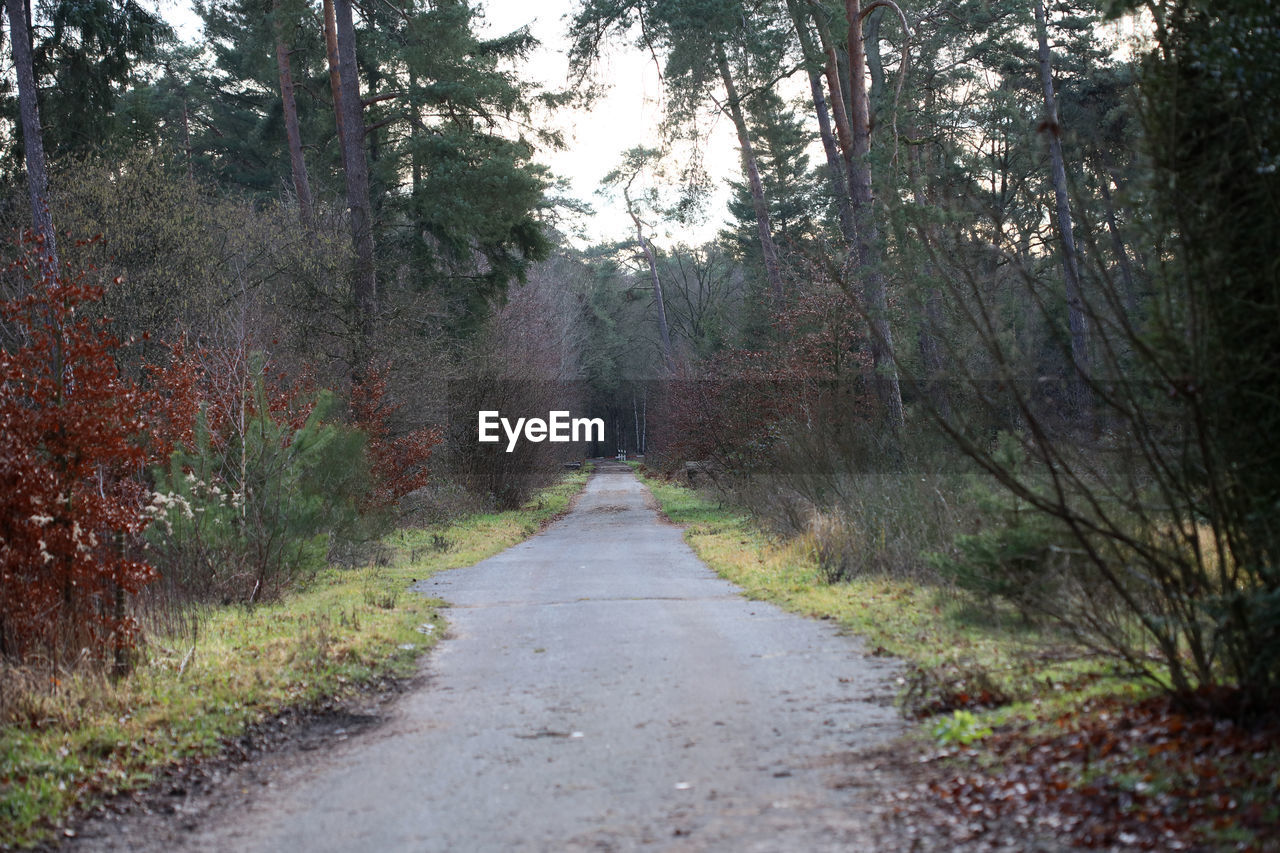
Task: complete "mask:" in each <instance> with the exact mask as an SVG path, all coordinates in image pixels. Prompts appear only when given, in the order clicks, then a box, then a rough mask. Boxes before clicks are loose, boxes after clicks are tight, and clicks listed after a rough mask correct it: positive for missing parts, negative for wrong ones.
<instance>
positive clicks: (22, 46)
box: [5, 0, 58, 279]
mask: <svg viewBox="0 0 1280 853" xmlns="http://www.w3.org/2000/svg"><path fill="white" fill-rule="evenodd" d="M5 11H6V12H8V14H9V41H10V43H11V44H12V46H13V66H14V71H15V72H16V75H17V78H18V112H19V114H20V118H21V122H22V149H23V153H24V154H25V155H26V161H27V195H28V197H29V198H30V200H31V230H32V231H33V232H34V233H35V235H36V240H37V241H38V244H39V251H40V269H41V272H42V273H43V274H44V276H45V278H47V279H52V278H53V277H55V276H57V274H58V238H57V234H56V233H55V232H54V230H53V214H52V213H51V212H50V210H49V171H48V168H47V167H46V165H45V159H44V136H43V135H42V131H41V129H40V108H39V105H38V104H37V102H36V76H35V70H34V67H33V65H32V58H31V29H30V27H29V26H28V22H27V4H26V3H25V2H23V0H5Z"/></svg>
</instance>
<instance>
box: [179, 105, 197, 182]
mask: <svg viewBox="0 0 1280 853" xmlns="http://www.w3.org/2000/svg"><path fill="white" fill-rule="evenodd" d="M182 144H183V150H184V151H186V152H187V180H188V181H190V182H191V186H192V187H193V188H194V187H195V185H196V167H195V163H194V162H192V160H191V115H190V112H189V110H188V108H187V97H186V95H185V94H184V95H183V96H182Z"/></svg>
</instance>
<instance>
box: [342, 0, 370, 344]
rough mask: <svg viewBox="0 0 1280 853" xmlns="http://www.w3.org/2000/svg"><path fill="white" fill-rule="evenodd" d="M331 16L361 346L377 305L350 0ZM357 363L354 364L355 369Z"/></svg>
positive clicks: (361, 111) (358, 82) (344, 2)
mask: <svg viewBox="0 0 1280 853" xmlns="http://www.w3.org/2000/svg"><path fill="white" fill-rule="evenodd" d="M334 19H335V22H336V25H337V36H338V68H339V71H340V73H341V78H342V80H341V84H342V85H341V98H340V102H339V108H338V114H339V115H340V116H341V117H342V125H343V127H344V137H343V146H342V147H343V151H344V158H343V159H344V161H345V163H346V175H347V205H348V206H349V207H350V209H351V242H352V244H353V245H354V247H355V252H356V264H355V281H354V292H355V301H356V311H357V314H358V316H359V323H360V335H361V338H362V340H361V341H360V344H361V347H362V348H363V346H364V345H365V344H367V342H368V339H369V336H370V335H371V334H372V332H373V318H374V315H375V314H376V313H377V308H378V280H377V272H376V268H375V266H374V260H373V251H374V249H373V208H372V206H371V205H370V203H369V163H368V161H367V160H366V159H365V155H364V113H363V106H362V105H361V102H360V76H359V72H358V71H357V68H356V30H355V24H354V22H353V21H352V18H351V0H335V2H334ZM360 355H361V356H362V355H363V353H360ZM359 367H360V365H359V364H357V369H359Z"/></svg>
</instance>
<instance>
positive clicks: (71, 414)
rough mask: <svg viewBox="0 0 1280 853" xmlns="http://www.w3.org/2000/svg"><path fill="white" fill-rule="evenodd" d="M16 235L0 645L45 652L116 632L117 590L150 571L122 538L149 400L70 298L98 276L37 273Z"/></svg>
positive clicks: (77, 297)
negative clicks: (17, 278) (22, 290)
mask: <svg viewBox="0 0 1280 853" xmlns="http://www.w3.org/2000/svg"><path fill="white" fill-rule="evenodd" d="M23 248H24V249H26V250H27V251H26V254H25V255H24V256H23V257H22V258H21V259H20V260H19V261H17V262H15V264H14V265H13V266H12V267H11V269H10V272H16V273H18V274H21V275H23V276H24V277H25V278H26V279H27V281H28V286H27V293H26V294H25V295H23V296H20V297H17V298H14V299H12V300H9V301H8V302H5V303H4V304H3V305H0V318H2V319H3V322H4V324H5V326H6V331H7V332H8V333H9V335H10V337H11V339H14V340H16V341H17V344H16V346H14V347H13V348H12V349H11V350H0V652H3V653H4V654H5V655H7V656H14V657H19V658H22V657H28V656H31V655H33V654H47V655H50V656H52V657H53V658H54V659H57V658H58V657H59V656H61V655H62V654H66V653H69V654H73V655H74V654H76V653H78V652H79V651H80V649H81V648H89V649H91V650H101V649H103V648H104V647H106V646H108V645H110V646H114V647H116V648H122V647H123V646H124V645H126V644H127V642H128V640H129V639H130V637H131V635H132V633H133V631H134V629H135V626H134V625H133V623H132V622H131V620H130V619H129V618H128V617H127V616H125V615H124V613H123V610H122V608H121V607H120V599H119V598H118V596H119V595H120V593H133V592H136V591H137V590H138V589H140V588H141V587H142V586H143V585H144V584H146V583H147V582H148V581H150V580H152V579H153V578H154V577H155V571H154V570H153V569H152V568H151V566H149V565H147V564H146V563H145V562H142V561H141V560H138V559H135V558H134V557H133V556H132V555H131V553H130V548H129V545H130V543H131V542H132V541H133V540H134V539H135V538H136V537H137V536H138V535H139V534H140V533H141V532H142V530H143V528H144V527H145V526H146V523H147V521H146V518H145V516H144V515H143V513H142V504H143V500H142V498H143V496H144V494H145V489H144V488H143V486H142V485H141V483H140V481H139V479H138V477H139V475H140V474H141V473H142V471H143V470H144V469H145V467H146V465H147V464H148V463H149V462H150V461H151V459H150V458H149V455H148V452H147V447H146V444H145V442H144V440H143V433H144V431H145V429H146V422H145V417H146V416H147V412H148V409H149V406H148V405H147V403H148V401H147V398H146V395H144V394H143V393H142V392H141V391H140V390H139V388H138V387H137V385H136V384H134V383H133V382H131V381H129V380H128V379H127V378H126V377H124V376H122V375H121V373H120V370H119V368H118V366H117V364H116V360H115V353H116V350H117V349H118V347H119V342H118V341H117V340H115V339H114V338H113V337H112V336H111V335H110V334H109V333H108V332H107V331H106V326H105V321H102V320H93V319H89V318H88V317H86V316H85V313H86V312H85V311H83V310H79V309H81V308H83V307H84V306H88V305H91V304H92V303H95V302H97V301H99V300H100V299H101V298H102V295H103V288H102V287H101V286H99V285H96V284H93V283H90V282H89V281H88V280H87V279H86V277H85V276H84V275H79V276H75V277H72V276H69V275H67V276H62V277H59V278H58V279H56V280H55V279H50V278H46V277H44V276H42V275H40V273H39V266H38V264H37V263H36V260H35V257H34V254H33V252H32V249H31V247H30V243H29V242H28V243H27V244H25V245H24V247H23Z"/></svg>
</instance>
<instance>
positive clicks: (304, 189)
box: [275, 3, 314, 227]
mask: <svg viewBox="0 0 1280 853" xmlns="http://www.w3.org/2000/svg"><path fill="white" fill-rule="evenodd" d="M275 13H276V20H275V29H276V65H277V66H278V67H279V69H280V100H281V105H282V107H283V110H284V130H285V136H287V137H288V139H289V164H290V166H291V167H292V170H293V191H294V193H295V194H296V195H297V196H298V211H299V214H300V215H301V218H302V224H303V225H306V226H307V227H310V226H311V224H312V222H313V221H314V205H313V204H312V201H311V182H310V181H309V180H308V178H307V161H306V160H305V159H304V158H303V156H302V131H301V130H300V129H299V128H298V102H297V99H296V98H295V97H294V94H293V69H292V68H290V67H289V47H288V45H286V44H285V39H284V25H283V24H282V22H281V21H280V17H279V16H280V4H279V3H276V4H275Z"/></svg>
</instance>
